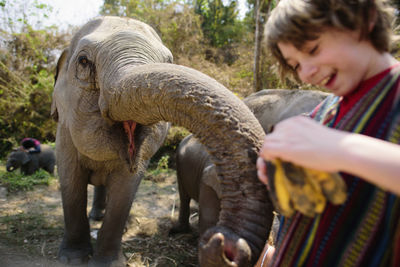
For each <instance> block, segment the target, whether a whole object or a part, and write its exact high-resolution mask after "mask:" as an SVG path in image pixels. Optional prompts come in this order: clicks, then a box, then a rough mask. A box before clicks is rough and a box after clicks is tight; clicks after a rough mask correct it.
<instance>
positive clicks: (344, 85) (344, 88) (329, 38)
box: [278, 29, 383, 96]
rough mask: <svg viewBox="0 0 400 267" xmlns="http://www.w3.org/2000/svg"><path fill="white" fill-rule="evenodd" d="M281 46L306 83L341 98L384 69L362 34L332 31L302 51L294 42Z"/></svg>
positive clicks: (379, 55)
mask: <svg viewBox="0 0 400 267" xmlns="http://www.w3.org/2000/svg"><path fill="white" fill-rule="evenodd" d="M278 47H279V49H280V51H281V53H282V55H283V57H284V58H285V60H286V63H287V64H288V65H289V66H291V67H293V69H294V70H295V71H296V73H297V74H298V76H299V78H300V79H301V80H302V81H303V82H305V83H309V84H313V85H317V86H322V87H325V88H327V89H328V90H330V91H331V92H333V93H334V94H335V95H339V96H343V95H347V94H349V93H350V92H352V91H353V90H354V89H355V88H356V87H357V86H358V85H359V83H360V82H361V81H363V80H365V79H367V78H369V77H372V76H373V75H375V74H377V73H379V72H380V71H382V70H383V69H382V70H381V69H379V68H380V67H381V66H380V67H379V66H378V65H379V64H375V63H376V60H377V59H378V57H381V56H382V54H380V53H379V52H378V51H377V50H376V49H375V48H374V47H373V46H372V44H371V43H370V42H369V41H366V40H361V41H360V40H359V34H358V32H353V31H338V30H332V29H330V30H326V31H325V32H324V33H321V34H320V36H319V38H318V39H316V40H312V41H307V42H305V44H304V46H303V48H302V49H301V50H299V49H297V48H296V47H294V46H293V45H292V44H290V43H278Z"/></svg>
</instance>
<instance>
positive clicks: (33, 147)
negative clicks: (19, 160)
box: [21, 137, 40, 154]
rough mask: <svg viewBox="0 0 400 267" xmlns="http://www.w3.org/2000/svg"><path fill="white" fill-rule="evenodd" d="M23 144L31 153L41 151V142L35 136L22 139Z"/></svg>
mask: <svg viewBox="0 0 400 267" xmlns="http://www.w3.org/2000/svg"><path fill="white" fill-rule="evenodd" d="M21 146H22V148H23V149H24V150H25V151H26V152H28V153H30V154H34V153H40V142H39V141H38V140H36V139H35V138H31V137H26V138H24V139H22V141H21Z"/></svg>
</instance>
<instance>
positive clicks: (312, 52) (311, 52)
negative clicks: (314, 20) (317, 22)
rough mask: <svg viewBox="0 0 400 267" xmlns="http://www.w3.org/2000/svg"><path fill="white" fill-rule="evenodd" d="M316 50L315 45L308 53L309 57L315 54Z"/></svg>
mask: <svg viewBox="0 0 400 267" xmlns="http://www.w3.org/2000/svg"><path fill="white" fill-rule="evenodd" d="M317 50H318V45H315V46H314V47H313V48H312V49H311V50H310V51H309V52H308V53H309V54H310V55H313V54H315V52H317Z"/></svg>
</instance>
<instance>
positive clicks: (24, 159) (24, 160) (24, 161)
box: [21, 152, 31, 165]
mask: <svg viewBox="0 0 400 267" xmlns="http://www.w3.org/2000/svg"><path fill="white" fill-rule="evenodd" d="M22 153H23V155H22V160H21V163H22V165H25V164H27V163H28V162H29V161H31V157H30V156H29V154H28V153H27V152H22Z"/></svg>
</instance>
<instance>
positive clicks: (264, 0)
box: [253, 0, 279, 92]
mask: <svg viewBox="0 0 400 267" xmlns="http://www.w3.org/2000/svg"><path fill="white" fill-rule="evenodd" d="M272 1H273V0H256V3H255V7H254V12H255V25H256V32H255V41H254V66H253V72H254V74H253V87H254V91H255V92H257V91H260V90H262V89H263V88H262V83H261V78H262V69H261V54H262V50H261V42H262V39H263V36H264V23H265V22H266V19H265V18H266V16H265V13H267V12H269V9H270V6H271V2H272ZM276 2H279V1H276ZM264 4H266V6H265V7H264ZM263 10H265V11H264V12H265V13H263V12H262V11H263Z"/></svg>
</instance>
